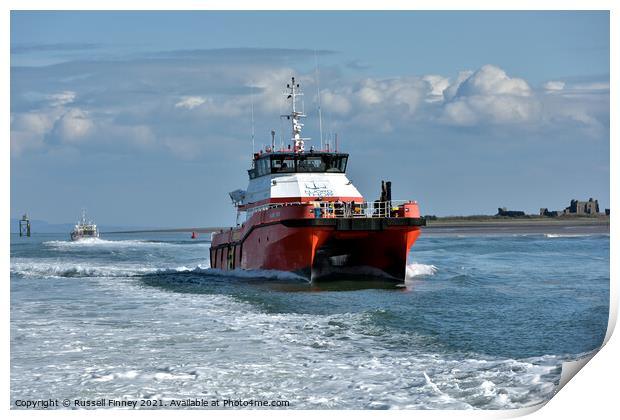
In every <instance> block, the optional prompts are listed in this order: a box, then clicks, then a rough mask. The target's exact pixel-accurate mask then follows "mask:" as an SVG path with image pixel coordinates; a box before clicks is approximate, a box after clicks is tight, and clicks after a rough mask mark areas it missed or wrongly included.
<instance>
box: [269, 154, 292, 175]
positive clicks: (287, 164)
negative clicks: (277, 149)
mask: <svg viewBox="0 0 620 420" xmlns="http://www.w3.org/2000/svg"><path fill="white" fill-rule="evenodd" d="M281 172H295V158H293V157H292V156H272V157H271V173H273V174H276V173H281Z"/></svg>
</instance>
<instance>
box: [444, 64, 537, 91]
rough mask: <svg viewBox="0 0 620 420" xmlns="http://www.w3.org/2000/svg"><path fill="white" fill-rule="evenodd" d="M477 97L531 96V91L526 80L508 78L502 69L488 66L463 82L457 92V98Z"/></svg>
mask: <svg viewBox="0 0 620 420" xmlns="http://www.w3.org/2000/svg"><path fill="white" fill-rule="evenodd" d="M476 95H513V96H530V95H531V89H530V87H529V85H528V84H527V82H526V81H525V80H523V79H519V78H511V77H508V75H507V74H506V72H505V71H504V70H502V69H501V68H499V67H497V66H493V65H490V64H487V65H484V66H482V67H481V68H480V69H478V70H476V71H475V72H474V73H473V74H472V75H471V76H469V77H468V78H466V79H465V80H463V82H462V83H461V84H460V86H459V87H458V89H457V92H456V96H476Z"/></svg>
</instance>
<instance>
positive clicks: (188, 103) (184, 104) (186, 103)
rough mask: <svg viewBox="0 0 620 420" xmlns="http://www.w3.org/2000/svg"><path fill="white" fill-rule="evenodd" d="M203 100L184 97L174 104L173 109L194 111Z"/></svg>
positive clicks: (198, 97)
mask: <svg viewBox="0 0 620 420" xmlns="http://www.w3.org/2000/svg"><path fill="white" fill-rule="evenodd" d="M205 101H206V99H205V98H202V97H200V96H184V97H183V98H181V100H180V101H179V102H177V103H176V104H174V107H175V108H185V109H194V108H196V107H197V106H200V105H202V104H204V103H205Z"/></svg>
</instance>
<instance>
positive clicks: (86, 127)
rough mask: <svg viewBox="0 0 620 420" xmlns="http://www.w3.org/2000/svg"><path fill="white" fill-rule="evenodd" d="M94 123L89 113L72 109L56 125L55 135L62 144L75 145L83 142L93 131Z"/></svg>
mask: <svg viewBox="0 0 620 420" xmlns="http://www.w3.org/2000/svg"><path fill="white" fill-rule="evenodd" d="M93 126H94V123H93V121H91V119H90V118H89V116H88V113H87V112H85V111H82V110H81V109H77V108H75V109H70V110H69V111H67V112H66V113H64V114H63V115H62V116H61V117H60V118H59V119H58V120H57V121H56V123H55V125H54V129H53V133H54V134H55V135H57V136H58V137H59V139H60V140H61V141H62V142H65V143H75V142H80V141H82V140H83V139H84V138H85V137H86V136H87V135H88V134H89V132H90V131H91V130H92V129H93Z"/></svg>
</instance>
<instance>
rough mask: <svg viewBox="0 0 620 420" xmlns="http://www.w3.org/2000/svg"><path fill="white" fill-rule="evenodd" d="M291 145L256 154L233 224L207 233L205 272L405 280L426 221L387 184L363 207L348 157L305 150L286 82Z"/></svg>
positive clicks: (292, 91)
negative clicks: (208, 252)
mask: <svg viewBox="0 0 620 420" xmlns="http://www.w3.org/2000/svg"><path fill="white" fill-rule="evenodd" d="M287 89H288V96H287V98H289V99H290V100H291V107H292V110H291V113H290V114H288V115H285V116H283V117H285V118H287V119H289V120H290V121H291V123H292V139H291V140H292V148H291V145H289V146H288V148H286V149H285V148H281V149H280V150H275V147H274V146H275V145H274V140H273V135H274V133H273V132H272V145H271V147H267V148H266V150H265V152H263V151H262V150H261V152H260V153H255V154H254V156H253V159H252V168H251V169H249V170H248V174H249V177H250V183H249V185H248V188H247V190H245V191H244V190H236V191H233V192H231V193H230V197H231V198H232V200H233V204H234V205H235V207H236V208H237V220H238V221H239V220H240V218H241V217H242V216H245V222H243V223H241V224H240V223H237V227H235V228H230V230H224V231H220V232H217V233H214V234H213V237H212V244H211V255H210V257H211V267H212V268H218V269H222V270H233V269H266V270H284V271H291V272H295V273H297V274H300V275H302V276H304V277H306V278H307V279H309V280H311V281H315V280H321V279H330V278H332V279H333V278H342V277H343V276H344V277H350V276H351V275H354V276H358V277H359V278H364V277H368V276H371V277H385V278H389V279H392V280H399V281H402V280H404V278H405V272H406V264H407V255H408V253H409V250H410V249H411V246H412V245H413V243H414V242H415V240H416V239H417V238H418V236H419V235H420V226H424V225H425V224H426V223H425V219H424V218H423V217H420V210H419V208H418V204H417V202H415V201H394V200H392V198H391V185H390V183H387V184H383V188H382V193H381V198H380V199H379V200H377V201H373V202H366V201H364V198H363V197H362V195H361V194H360V193H359V191H358V190H357V188H355V186H354V185H353V184H352V183H351V181H350V180H349V179H347V176H346V168H347V160H348V158H349V155H348V154H347V153H339V152H338V151H337V150H335V151H330V150H329V146H327V147H326V149H325V150H314V148H310V150H305V148H304V141H307V140H308V139H307V138H303V137H302V136H301V130H302V127H303V124H302V123H301V118H303V117H305V115H304V114H303V112H299V111H298V109H297V104H296V99H297V97H298V96H300V95H302V93H301V92H300V90H299V84H297V83H296V82H295V78H293V79H292V83H291V84H288V85H287Z"/></svg>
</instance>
